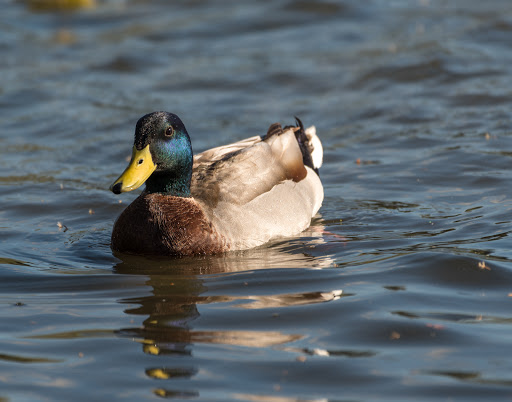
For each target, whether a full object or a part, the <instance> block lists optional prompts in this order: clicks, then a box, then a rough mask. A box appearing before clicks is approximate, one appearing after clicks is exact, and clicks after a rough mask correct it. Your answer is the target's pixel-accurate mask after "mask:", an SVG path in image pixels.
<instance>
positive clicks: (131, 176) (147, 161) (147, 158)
mask: <svg viewBox="0 0 512 402" xmlns="http://www.w3.org/2000/svg"><path fill="white" fill-rule="evenodd" d="M155 169H156V165H155V164H154V163H153V158H151V152H149V145H148V146H146V148H144V149H142V150H140V151H138V150H137V148H135V146H134V147H133V151H132V159H131V161H130V164H129V165H128V167H127V168H126V170H125V171H124V172H123V174H122V175H121V176H119V178H118V179H117V180H116V181H115V182H114V183H113V184H112V185H111V186H110V191H112V192H113V193H114V194H121V193H124V192H126V191H132V190H135V189H137V188H139V187H140V186H142V185H143V184H144V182H145V181H146V180H147V179H148V178H149V176H151V174H152V173H153V172H154V171H155Z"/></svg>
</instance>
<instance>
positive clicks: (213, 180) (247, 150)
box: [191, 130, 307, 208]
mask: <svg viewBox="0 0 512 402" xmlns="http://www.w3.org/2000/svg"><path fill="white" fill-rule="evenodd" d="M306 174H307V173H306V169H305V167H304V164H303V162H302V153H301V151H300V148H299V146H298V143H297V140H296V139H295V135H294V133H293V130H286V131H284V132H283V133H282V134H281V135H273V136H271V137H269V138H266V139H265V140H262V139H261V137H251V138H248V139H247V140H244V141H240V142H237V143H234V144H230V145H226V146H223V147H218V148H213V149H210V150H208V151H205V152H203V153H201V154H198V155H197V156H196V157H195V159H194V170H193V174H192V183H191V192H192V196H193V197H194V198H196V199H197V200H199V201H202V202H203V203H204V204H206V205H208V206H210V207H213V208H215V206H216V205H217V204H218V203H219V202H227V203H229V204H234V205H244V204H246V203H248V202H249V201H251V200H253V199H254V198H256V197H258V196H260V195H262V194H264V193H266V192H268V191H270V190H271V189H272V188H273V187H274V186H276V185H277V184H279V183H281V182H283V181H285V180H293V181H295V182H298V181H300V180H302V179H304V178H305V177H306Z"/></svg>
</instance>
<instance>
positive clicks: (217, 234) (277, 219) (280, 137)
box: [110, 112, 324, 256]
mask: <svg viewBox="0 0 512 402" xmlns="http://www.w3.org/2000/svg"><path fill="white" fill-rule="evenodd" d="M296 121H297V126H296V127H295V126H288V127H285V128H284V129H283V128H282V127H281V125H280V124H279V123H275V124H273V125H271V126H270V128H269V130H268V132H267V134H266V135H265V136H255V137H251V138H248V139H245V140H243V141H239V142H236V143H233V144H229V145H224V146H220V147H217V148H213V149H210V150H207V151H204V152H202V153H200V154H198V155H195V156H193V154H192V146H191V141H190V137H189V135H188V133H187V130H186V128H185V125H184V124H183V122H182V121H181V120H180V118H179V117H178V116H176V115H175V114H172V113H168V112H153V113H150V114H147V115H145V116H143V117H141V118H140V119H139V121H138V122H137V125H136V127H135V142H134V146H133V151H132V157H131V161H130V163H129V165H128V167H127V168H126V170H125V171H124V172H123V174H121V176H120V177H119V178H118V179H117V180H116V181H115V182H114V183H113V184H112V186H111V187H110V189H111V190H112V192H114V193H115V194H120V193H122V192H125V191H132V190H135V189H136V188H138V187H140V186H141V185H142V184H143V183H146V188H145V190H144V191H143V192H142V193H141V194H140V195H139V197H138V198H136V199H135V200H134V201H133V202H132V203H131V204H130V205H129V206H128V207H127V208H126V209H125V210H124V211H123V212H122V213H121V215H120V216H119V218H118V219H117V220H116V222H115V224H114V229H113V231H112V243H111V246H112V249H113V250H114V251H119V252H123V253H131V254H146V255H176V256H182V255H195V254H215V253H221V252H225V251H229V250H243V249H248V248H252V247H256V246H259V245H261V244H263V243H265V242H268V241H269V240H271V239H275V238H277V237H280V236H293V235H296V234H298V233H300V232H301V231H303V230H304V229H306V228H307V227H308V226H309V225H310V222H311V218H312V217H313V216H314V215H315V214H316V213H317V212H318V210H319V209H320V206H321V204H322V201H323V197H324V192H323V187H322V183H321V181H320V178H319V175H318V168H319V167H320V166H321V164H322V155H323V150H322V144H321V142H320V140H319V139H318V137H317V135H316V130H315V127H310V128H309V129H307V130H304V126H303V125H302V123H301V121H300V120H299V119H297V118H296Z"/></svg>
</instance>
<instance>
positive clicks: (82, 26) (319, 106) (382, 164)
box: [0, 0, 512, 402]
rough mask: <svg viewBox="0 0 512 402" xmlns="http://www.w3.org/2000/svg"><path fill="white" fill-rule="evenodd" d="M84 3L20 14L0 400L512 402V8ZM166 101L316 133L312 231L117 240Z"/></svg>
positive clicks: (245, 130)
mask: <svg viewBox="0 0 512 402" xmlns="http://www.w3.org/2000/svg"><path fill="white" fill-rule="evenodd" d="M66 3H67V2H66V1H49V0H48V1H44V0H40V1H36V0H32V1H8V0H7V1H5V2H4V4H3V8H2V13H0V55H1V57H0V77H1V79H0V156H1V157H0V317H1V318H0V323H1V324H0V401H2V402H3V401H4V400H5V401H47V400H52V401H53V400H56V401H57V400H58V401H71V400H72V401H81V400H84V401H91V400H94V401H99V400H105V401H112V400H129V401H135V400H136V401H140V400H151V399H153V400H156V399H161V398H168V399H175V400H202V401H231V400H233V401H235V400H236V401H259V402H291V401H315V402H316V401H376V400H378V401H397V400H404V401H405V400H406V401H410V400H418V401H433V400H436V401H437V400H442V401H454V400H457V401H483V400H485V401H489V400H510V399H511V398H512V359H511V352H510V350H511V347H512V335H511V328H512V327H511V323H512V315H511V312H510V311H511V306H512V263H511V261H512V252H511V251H510V250H511V247H510V237H509V234H510V232H511V230H512V222H511V219H510V214H511V209H512V192H511V191H512V190H511V189H512V180H511V179H510V166H511V162H512V158H511V157H512V118H511V117H512V115H511V112H510V111H511V108H512V92H511V91H512V90H511V88H512V70H511V68H510V66H511V65H512V48H511V47H510V43H511V42H510V38H511V35H512V7H511V6H510V2H509V1H508V0H503V1H500V0H492V1H487V2H480V1H476V0H475V1H473V0H468V1H464V2H462V1H441V0H418V1H393V2H389V1H380V0H373V1H365V2H359V1H355V0H345V1H333V2H327V1H326V2H307V1H284V0H283V1H274V2H265V3H261V4H260V3H254V4H246V3H239V2H235V1H224V2H213V1H211V2H210V1H202V2H172V4H171V3H169V2H166V1H153V2H144V1H136V0H133V1H131V0H124V1H123V0H104V1H100V0H97V1H96V2H93V1H84V2H83V4H84V5H87V7H78V8H73V7H71V8H69V7H65V6H64V5H65V4H66ZM154 110H167V111H170V112H174V113H177V114H178V115H179V116H180V117H181V118H182V119H183V121H184V122H185V124H186V126H187V129H188V131H189V133H190V134H191V137H192V142H193V146H194V150H196V151H202V150H205V149H208V148H210V147H213V146H217V145H221V144H225V143H228V142H231V141H235V140H240V139H243V138H246V137H248V136H252V135H256V134H262V133H265V132H266V129H267V128H268V126H269V125H270V124H271V123H273V122H276V121H280V122H282V123H283V124H291V123H293V119H294V117H293V116H295V115H297V116H299V117H300V118H301V119H302V120H303V121H304V123H305V124H306V125H308V126H309V125H316V126H317V130H318V134H319V136H320V138H321V139H322V141H323V144H324V148H325V155H324V166H323V168H322V169H321V171H320V174H321V177H322V180H323V183H324V187H325V200H324V204H323V206H322V208H321V210H320V214H319V215H318V216H317V217H315V218H314V220H313V221H312V226H311V228H310V229H309V230H307V231H306V232H304V233H303V234H301V235H300V236H297V237H294V238H284V239H280V240H278V241H275V242H272V243H270V244H267V245H265V246H262V247H260V248H258V249H255V250H249V251H245V252H238V253H231V254H226V255H220V256H213V257H194V258H182V259H157V258H152V259H149V258H143V257H126V256H120V255H118V256H115V255H113V254H112V252H111V250H110V246H109V242H110V233H111V230H112V225H113V222H114V220H115V218H116V217H117V216H118V215H119V213H120V212H121V211H122V210H123V208H125V207H126V205H128V204H129V203H130V202H131V200H133V199H134V197H136V196H137V194H131V193H130V194H126V195H123V196H121V197H119V196H115V195H113V194H112V193H111V192H109V191H108V186H109V185H110V184H111V182H112V181H113V180H114V179H115V178H116V177H117V176H118V175H119V173H120V172H121V171H122V169H124V167H125V165H126V158H127V157H129V155H130V152H131V146H132V144H131V142H132V135H133V130H134V125H135V122H136V121H137V119H138V118H139V117H140V116H141V115H143V114H145V113H148V112H151V111H154Z"/></svg>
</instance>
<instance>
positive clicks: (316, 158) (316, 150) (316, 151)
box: [306, 126, 324, 169]
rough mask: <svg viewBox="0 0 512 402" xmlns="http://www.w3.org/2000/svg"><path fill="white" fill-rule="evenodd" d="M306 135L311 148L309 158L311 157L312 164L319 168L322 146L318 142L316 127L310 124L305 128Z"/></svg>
mask: <svg viewBox="0 0 512 402" xmlns="http://www.w3.org/2000/svg"><path fill="white" fill-rule="evenodd" d="M306 136H307V137H308V140H309V143H310V144H311V146H312V148H313V152H312V153H311V159H313V166H314V167H315V168H316V169H319V168H320V166H322V162H323V160H324V148H323V147H322V143H321V142H320V138H318V136H317V135H316V127H315V126H311V127H308V128H307V129H306Z"/></svg>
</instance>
